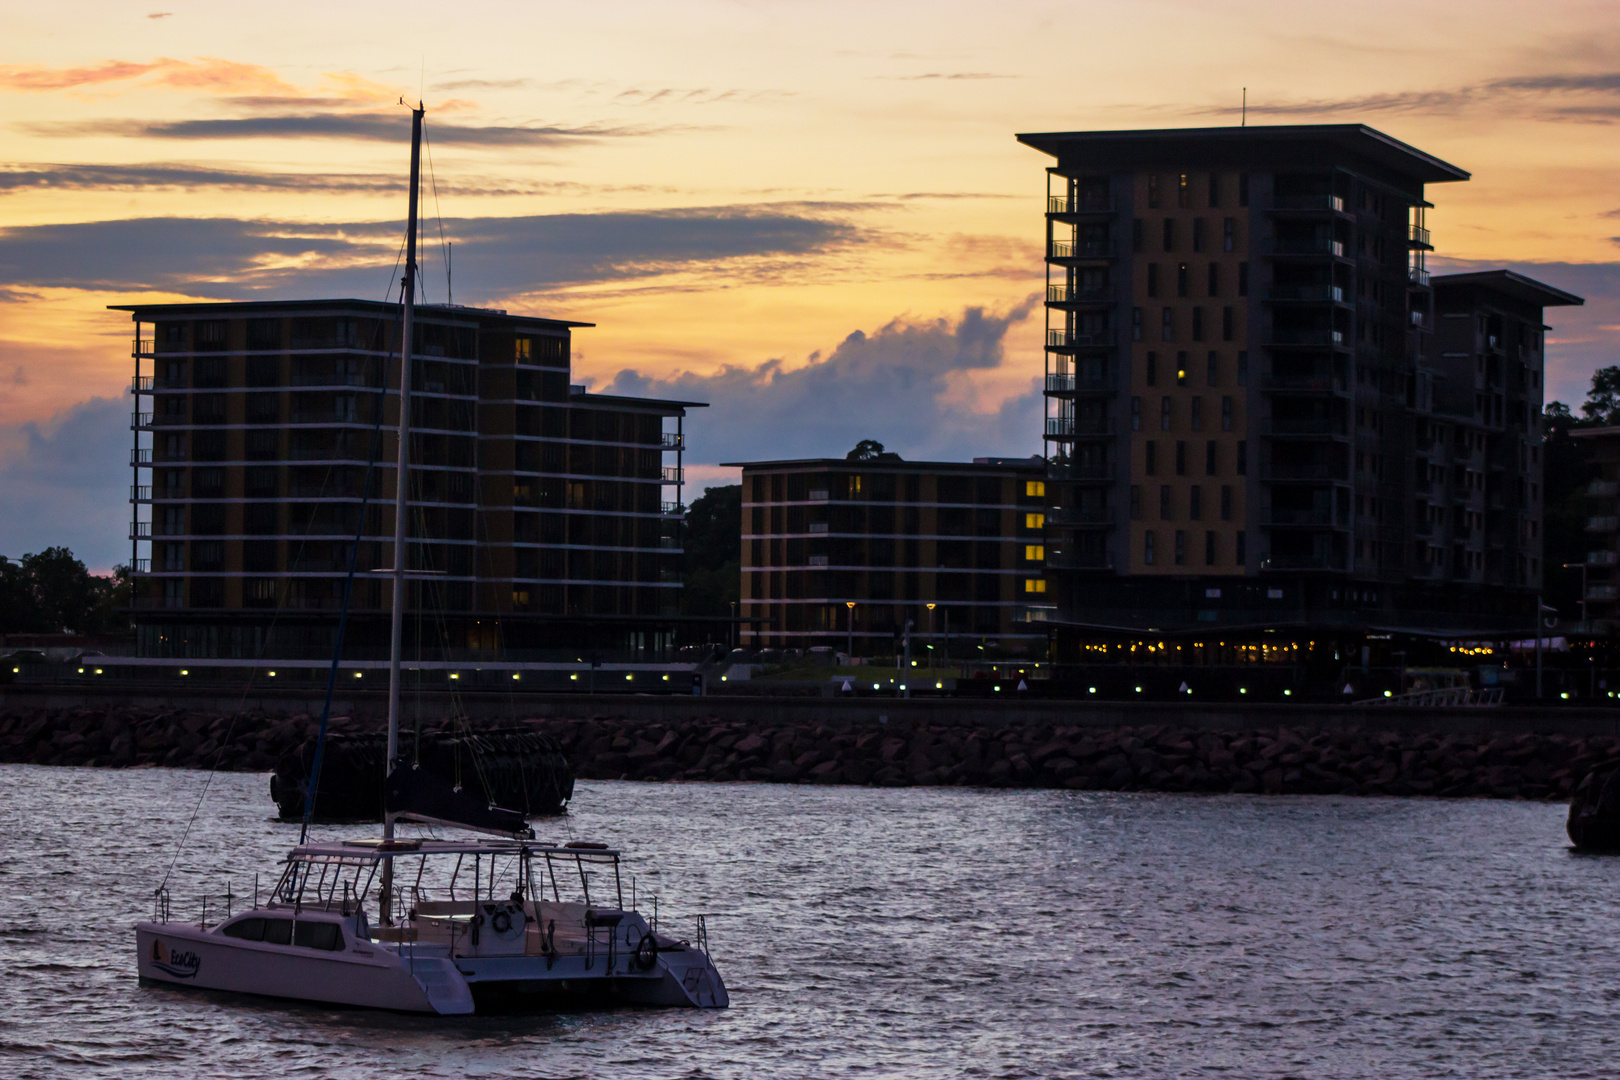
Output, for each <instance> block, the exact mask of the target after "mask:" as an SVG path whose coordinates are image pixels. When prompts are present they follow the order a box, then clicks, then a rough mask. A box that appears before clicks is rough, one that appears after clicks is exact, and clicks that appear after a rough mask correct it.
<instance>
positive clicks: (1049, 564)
mask: <svg viewBox="0 0 1620 1080" xmlns="http://www.w3.org/2000/svg"><path fill="white" fill-rule="evenodd" d="M1046 568H1047V569H1048V570H1068V571H1079V570H1092V571H1097V572H1107V573H1112V572H1113V569H1114V564H1113V563H1111V562H1109V561H1108V556H1107V555H1105V554H1097V555H1082V554H1079V553H1071V552H1067V551H1053V550H1050V549H1048V550H1047V552H1046Z"/></svg>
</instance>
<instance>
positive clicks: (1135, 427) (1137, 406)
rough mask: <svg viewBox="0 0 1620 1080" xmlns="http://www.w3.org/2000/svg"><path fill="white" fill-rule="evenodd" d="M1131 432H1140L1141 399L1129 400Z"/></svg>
mask: <svg viewBox="0 0 1620 1080" xmlns="http://www.w3.org/2000/svg"><path fill="white" fill-rule="evenodd" d="M1131 430H1132V431H1141V430H1142V399H1141V398H1139V397H1133V398H1131Z"/></svg>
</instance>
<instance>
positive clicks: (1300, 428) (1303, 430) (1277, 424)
mask: <svg viewBox="0 0 1620 1080" xmlns="http://www.w3.org/2000/svg"><path fill="white" fill-rule="evenodd" d="M1261 431H1262V432H1263V433H1264V434H1266V435H1270V436H1271V437H1272V438H1277V439H1332V440H1334V441H1335V442H1349V441H1350V439H1351V436H1350V432H1349V431H1348V430H1346V425H1345V423H1344V422H1343V421H1342V420H1290V419H1284V420H1278V419H1276V418H1274V417H1269V416H1268V417H1266V419H1265V421H1264V423H1263V424H1262V425H1261Z"/></svg>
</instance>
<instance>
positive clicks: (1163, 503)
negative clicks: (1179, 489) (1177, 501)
mask: <svg viewBox="0 0 1620 1080" xmlns="http://www.w3.org/2000/svg"><path fill="white" fill-rule="evenodd" d="M1159 520H1160V521H1169V520H1170V485H1169V484H1160V485H1159Z"/></svg>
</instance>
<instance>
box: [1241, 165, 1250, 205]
mask: <svg viewBox="0 0 1620 1080" xmlns="http://www.w3.org/2000/svg"><path fill="white" fill-rule="evenodd" d="M1238 205H1239V206H1248V205H1249V174H1248V173H1238Z"/></svg>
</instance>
